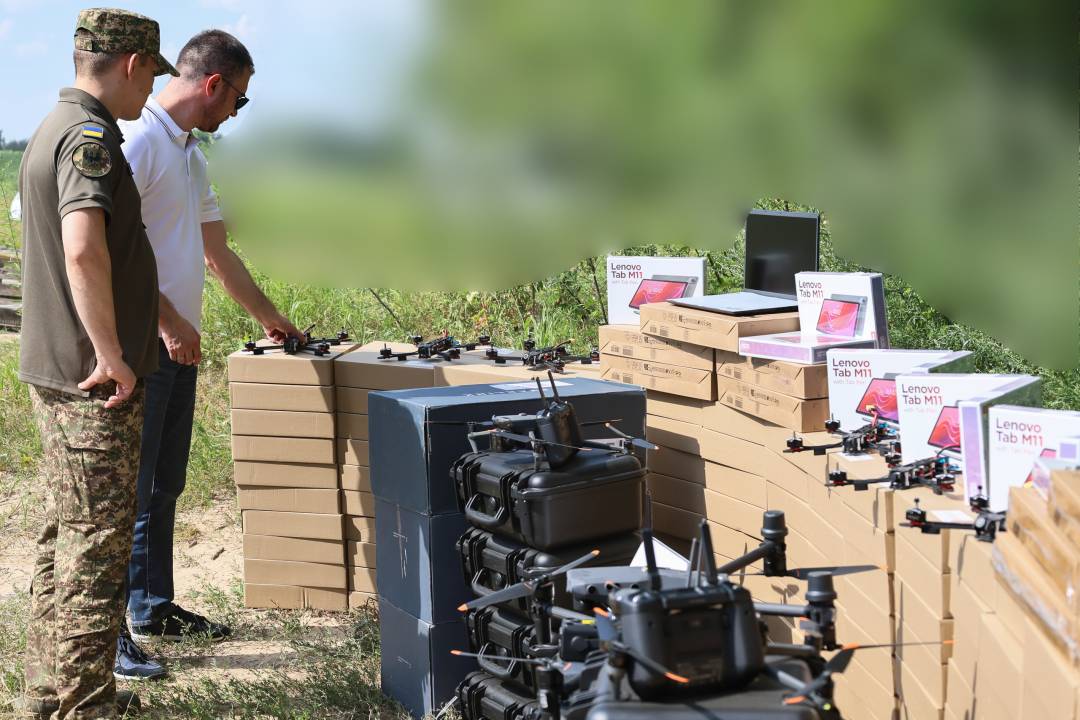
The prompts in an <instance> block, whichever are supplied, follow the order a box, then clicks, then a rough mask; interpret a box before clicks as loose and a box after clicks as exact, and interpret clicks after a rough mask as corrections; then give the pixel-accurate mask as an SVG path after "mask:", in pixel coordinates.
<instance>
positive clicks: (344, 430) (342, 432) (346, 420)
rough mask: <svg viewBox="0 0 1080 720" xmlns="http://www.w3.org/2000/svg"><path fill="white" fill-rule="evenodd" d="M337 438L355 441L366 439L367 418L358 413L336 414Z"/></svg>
mask: <svg viewBox="0 0 1080 720" xmlns="http://www.w3.org/2000/svg"><path fill="white" fill-rule="evenodd" d="M337 436H338V437H339V438H353V439H355V440H367V439H368V416H367V415H361V414H360V413H346V412H339V413H338V414H337Z"/></svg>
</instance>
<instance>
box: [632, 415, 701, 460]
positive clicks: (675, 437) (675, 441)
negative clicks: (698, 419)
mask: <svg viewBox="0 0 1080 720" xmlns="http://www.w3.org/2000/svg"><path fill="white" fill-rule="evenodd" d="M700 432H701V428H700V427H699V426H697V425H691V424H690V423H688V422H682V421H681V420H672V419H671V418H663V417H656V416H655V415H646V416H645V437H646V438H648V440H649V442H652V443H656V444H657V445H663V446H664V447H669V448H674V449H676V450H681V451H682V452H685V453H689V454H691V455H699V454H700V450H701V444H700V441H699V440H698V435H699V434H700Z"/></svg>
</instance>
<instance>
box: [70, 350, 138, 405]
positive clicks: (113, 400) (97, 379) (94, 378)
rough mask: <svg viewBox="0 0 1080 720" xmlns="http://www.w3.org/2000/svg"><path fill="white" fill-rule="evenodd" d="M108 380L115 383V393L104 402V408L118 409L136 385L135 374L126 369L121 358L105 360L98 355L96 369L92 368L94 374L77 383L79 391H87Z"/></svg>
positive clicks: (125, 364)
mask: <svg viewBox="0 0 1080 720" xmlns="http://www.w3.org/2000/svg"><path fill="white" fill-rule="evenodd" d="M110 380H114V381H115V382H116V392H115V393H114V394H113V395H111V396H110V397H109V399H108V400H106V401H105V407H106V408H110V409H111V408H114V407H118V406H120V405H122V404H124V403H125V402H127V399H128V398H129V397H131V393H132V391H133V390H134V389H135V383H136V378H135V373H134V372H132V371H131V368H129V367H128V365H127V363H126V362H124V359H123V358H122V357H119V356H118V357H116V358H105V357H102V356H100V355H98V356H97V367H95V368H94V372H92V373H90V377H88V378H86V379H85V380H83V381H82V382H81V383H79V389H80V390H85V391H89V390H90V389H91V388H93V387H94V386H96V385H100V384H102V383H106V382H109V381H110Z"/></svg>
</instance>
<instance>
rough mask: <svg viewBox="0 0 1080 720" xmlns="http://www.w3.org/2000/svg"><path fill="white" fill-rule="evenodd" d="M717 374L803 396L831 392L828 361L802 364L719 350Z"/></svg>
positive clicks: (775, 390)
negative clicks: (821, 363) (744, 355)
mask: <svg viewBox="0 0 1080 720" xmlns="http://www.w3.org/2000/svg"><path fill="white" fill-rule="evenodd" d="M716 374H717V375H719V376H721V377H725V378H731V379H732V380H736V381H738V382H745V383H750V384H751V385H757V386H758V387H761V388H765V389H768V390H772V391H774V392H779V393H784V394H785V395H792V396H794V397H799V398H823V397H828V395H829V372H828V367H827V366H825V365H800V364H799V363H792V362H785V361H783V360H765V359H763V358H750V357H743V356H742V355H739V354H738V353H735V352H717V353H716Z"/></svg>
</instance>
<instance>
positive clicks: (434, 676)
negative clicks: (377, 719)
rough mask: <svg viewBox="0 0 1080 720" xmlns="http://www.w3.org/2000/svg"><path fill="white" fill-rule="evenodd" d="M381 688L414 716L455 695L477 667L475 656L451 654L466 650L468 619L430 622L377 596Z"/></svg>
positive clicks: (432, 711) (429, 711)
mask: <svg viewBox="0 0 1080 720" xmlns="http://www.w3.org/2000/svg"><path fill="white" fill-rule="evenodd" d="M379 626H380V631H379V632H380V636H381V638H382V659H381V669H382V690H383V692H384V693H386V694H387V695H389V696H390V697H392V698H394V699H395V700H397V701H398V702H399V703H401V704H402V705H404V706H405V709H407V710H408V711H409V713H411V714H412V716H413V717H416V718H420V717H423V716H424V715H434V714H435V713H437V712H438V711H439V710H440V709H441V708H442V707H443V706H444V705H446V703H447V702H449V701H450V700H451V699H452V698H453V697H454V690H455V689H456V688H457V686H458V683H460V682H461V681H462V680H464V679H465V676H466V675H468V674H469V673H470V672H474V671H475V670H477V669H478V668H477V665H476V660H474V659H473V658H467V657H457V656H455V655H451V654H450V651H451V650H468V649H469V644H468V643H469V641H468V638H467V636H466V633H465V623H464V622H462V621H461V620H458V621H456V622H452V623H443V624H441V625H432V624H431V623H426V622H424V621H423V620H420V619H418V618H416V617H413V616H412V615H410V614H409V613H407V612H405V611H404V610H402V609H401V608H397V607H394V605H393V603H390V602H387V601H386V600H385V599H383V598H380V599H379Z"/></svg>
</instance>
